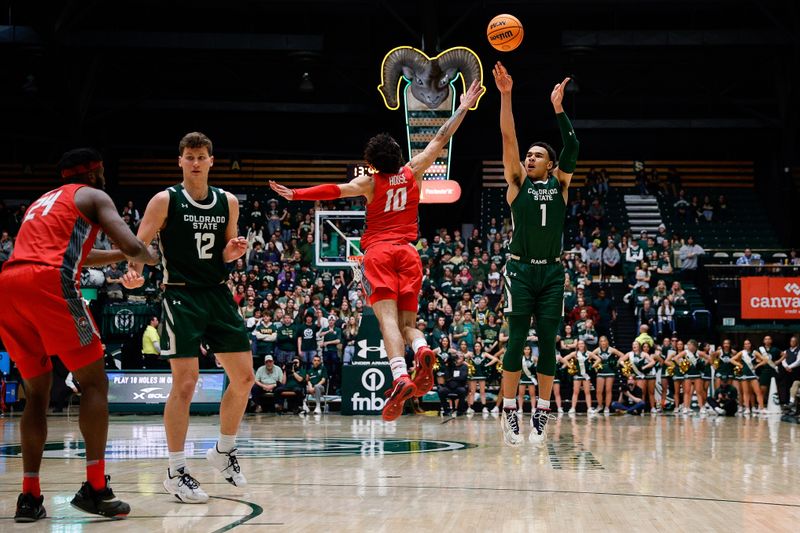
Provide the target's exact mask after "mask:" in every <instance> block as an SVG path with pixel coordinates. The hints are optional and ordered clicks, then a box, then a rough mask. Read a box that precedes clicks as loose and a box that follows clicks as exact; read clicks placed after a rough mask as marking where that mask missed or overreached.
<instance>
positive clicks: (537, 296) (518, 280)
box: [503, 259, 564, 319]
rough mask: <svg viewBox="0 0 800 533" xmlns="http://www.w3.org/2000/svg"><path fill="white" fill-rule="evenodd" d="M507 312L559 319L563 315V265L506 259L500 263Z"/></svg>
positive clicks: (509, 313) (507, 313) (504, 310)
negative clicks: (502, 264) (532, 263)
mask: <svg viewBox="0 0 800 533" xmlns="http://www.w3.org/2000/svg"><path fill="white" fill-rule="evenodd" d="M503 277H504V279H505V287H504V294H505V300H506V301H505V307H504V308H503V312H504V313H505V314H506V315H526V316H531V315H534V316H536V317H537V318H539V317H542V318H555V319H561V317H562V316H563V315H564V267H563V266H562V265H561V263H554V264H552V265H530V264H528V263H522V262H519V261H514V260H513V259H512V260H509V261H508V262H507V263H506V266H505V267H503Z"/></svg>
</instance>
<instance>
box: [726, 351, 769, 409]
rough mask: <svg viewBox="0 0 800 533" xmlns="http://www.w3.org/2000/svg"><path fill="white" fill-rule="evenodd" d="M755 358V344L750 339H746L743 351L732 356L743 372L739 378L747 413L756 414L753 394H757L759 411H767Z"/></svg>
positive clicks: (734, 363) (734, 362)
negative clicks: (757, 375)
mask: <svg viewBox="0 0 800 533" xmlns="http://www.w3.org/2000/svg"><path fill="white" fill-rule="evenodd" d="M754 359H755V356H754V354H753V345H752V344H751V343H750V340H749V339H745V341H744V346H743V348H742V351H740V352H739V353H737V354H736V355H734V356H733V357H732V358H731V363H733V365H734V367H739V368H741V374H740V375H739V376H738V377H737V379H738V380H739V381H740V387H741V388H742V403H743V404H744V414H745V415H750V414H756V410H755V408H754V407H753V406H752V404H753V400H752V396H751V395H753V394H755V396H756V401H757V402H758V409H759V411H758V412H761V413H766V412H767V411H766V409H764V396H763V395H762V394H761V387H759V386H758V378H756V371H755V363H754V361H753V360H754Z"/></svg>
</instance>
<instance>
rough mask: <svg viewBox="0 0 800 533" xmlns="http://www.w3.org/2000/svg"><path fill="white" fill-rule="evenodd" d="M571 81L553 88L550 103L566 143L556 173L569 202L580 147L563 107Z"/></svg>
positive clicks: (566, 79) (565, 198)
mask: <svg viewBox="0 0 800 533" xmlns="http://www.w3.org/2000/svg"><path fill="white" fill-rule="evenodd" d="M569 81H570V79H569V78H564V81H562V82H561V83H557V84H556V86H555V87H553V92H552V93H550V101H551V102H552V103H553V110H554V111H555V112H556V121H557V122H558V129H559V130H560V131H561V141H562V142H563V143H564V147H563V148H562V149H561V154H560V155H559V157H558V168H557V169H556V170H555V172H554V174H555V176H556V178H557V179H558V181H559V182H560V183H561V187H562V189H563V190H562V194H563V195H564V201H567V196H568V194H569V191H568V189H569V184H570V182H571V181H572V173H573V172H575V165H576V164H577V162H578V146H579V145H580V143H579V142H578V138H577V137H576V136H575V130H574V129H572V123H571V122H570V121H569V118H568V117H567V114H566V113H564V106H563V105H562V103H563V101H564V88H565V87H566V86H567V83H569Z"/></svg>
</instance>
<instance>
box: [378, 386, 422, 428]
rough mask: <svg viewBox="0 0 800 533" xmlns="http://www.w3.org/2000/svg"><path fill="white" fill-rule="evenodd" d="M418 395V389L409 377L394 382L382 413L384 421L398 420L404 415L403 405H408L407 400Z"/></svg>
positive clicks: (388, 392) (387, 392) (387, 393)
mask: <svg viewBox="0 0 800 533" xmlns="http://www.w3.org/2000/svg"><path fill="white" fill-rule="evenodd" d="M416 393H417V388H416V386H415V385H414V382H413V381H411V378H410V377H408V376H407V375H403V376H400V377H399V378H397V379H396V380H394V383H393V385H392V389H391V390H388V391H386V398H387V399H386V404H385V405H384V406H383V411H382V412H381V417H382V418H383V420H384V421H386V422H391V421H392V420H397V419H398V418H399V417H400V415H402V414H403V404H404V403H406V400H408V399H410V398H413V397H414V396H415V395H416Z"/></svg>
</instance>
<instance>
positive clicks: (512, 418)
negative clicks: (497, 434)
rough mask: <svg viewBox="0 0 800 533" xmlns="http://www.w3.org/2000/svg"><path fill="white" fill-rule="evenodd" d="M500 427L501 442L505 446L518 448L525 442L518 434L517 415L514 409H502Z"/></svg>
mask: <svg viewBox="0 0 800 533" xmlns="http://www.w3.org/2000/svg"><path fill="white" fill-rule="evenodd" d="M500 427H501V428H502V429H503V442H504V443H505V444H506V446H519V445H520V444H522V443H523V442H525V439H524V438H523V437H522V435H520V434H519V415H518V414H517V410H516V409H503V414H502V415H501V416H500Z"/></svg>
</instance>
